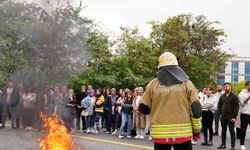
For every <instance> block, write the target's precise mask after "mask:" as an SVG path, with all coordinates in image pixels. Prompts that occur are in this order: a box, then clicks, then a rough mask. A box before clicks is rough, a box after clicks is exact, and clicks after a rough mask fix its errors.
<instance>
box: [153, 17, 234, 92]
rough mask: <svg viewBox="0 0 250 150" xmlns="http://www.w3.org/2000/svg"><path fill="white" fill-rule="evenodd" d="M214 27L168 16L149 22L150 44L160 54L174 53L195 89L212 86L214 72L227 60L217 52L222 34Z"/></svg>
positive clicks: (198, 19)
mask: <svg viewBox="0 0 250 150" xmlns="http://www.w3.org/2000/svg"><path fill="white" fill-rule="evenodd" d="M214 24H218V22H211V21H208V20H207V18H206V17H205V16H202V15H200V16H196V17H194V16H192V15H190V14H188V15H178V16H174V17H171V18H169V19H168V20H167V21H166V22H164V23H157V22H151V25H152V29H153V31H152V32H151V38H152V41H153V42H154V45H155V46H156V47H157V48H158V49H159V52H160V53H163V52H165V51H169V52H172V53H174V54H175V55H176V56H177V58H178V62H179V65H180V66H181V67H182V68H183V69H184V70H185V71H186V73H187V74H188V75H189V76H190V79H191V80H192V81H193V82H194V83H195V85H196V86H197V88H202V87H204V86H206V85H209V84H214V83H215V82H216V79H217V76H218V71H219V70H220V69H221V68H223V67H224V66H225V61H226V60H227V59H228V58H229V57H230V55H228V54H226V53H225V52H223V51H221V49H220V46H221V45H222V44H223V43H224V40H223V37H225V34H224V31H223V30H222V29H216V28H215V27H214Z"/></svg>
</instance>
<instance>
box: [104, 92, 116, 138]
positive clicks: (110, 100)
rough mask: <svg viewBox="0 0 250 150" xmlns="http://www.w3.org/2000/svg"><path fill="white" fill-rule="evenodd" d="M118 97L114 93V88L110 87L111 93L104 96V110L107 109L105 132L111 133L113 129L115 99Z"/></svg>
mask: <svg viewBox="0 0 250 150" xmlns="http://www.w3.org/2000/svg"><path fill="white" fill-rule="evenodd" d="M117 99H118V97H117V95H116V89H115V88H112V89H111V95H110V96H108V97H106V100H105V101H106V110H107V132H106V133H111V128H112V131H115V122H116V115H117V112H116V111H115V110H116V101H117Z"/></svg>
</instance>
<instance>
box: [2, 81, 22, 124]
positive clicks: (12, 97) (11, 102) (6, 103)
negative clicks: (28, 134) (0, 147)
mask: <svg viewBox="0 0 250 150" xmlns="http://www.w3.org/2000/svg"><path fill="white" fill-rule="evenodd" d="M19 101H20V95H19V93H18V91H17V89H15V88H14V83H13V81H11V80H10V81H8V87H7V88H5V89H4V90H3V92H2V109H3V115H2V126H1V128H4V127H5V122H6V118H7V117H8V116H9V117H10V118H11V127H12V128H14V129H16V128H17V124H16V121H17V114H16V111H17V106H18V104H19Z"/></svg>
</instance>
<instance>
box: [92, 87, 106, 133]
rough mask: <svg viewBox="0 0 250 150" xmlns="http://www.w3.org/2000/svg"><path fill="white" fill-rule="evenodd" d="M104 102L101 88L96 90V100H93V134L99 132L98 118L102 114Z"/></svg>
mask: <svg viewBox="0 0 250 150" xmlns="http://www.w3.org/2000/svg"><path fill="white" fill-rule="evenodd" d="M104 102H105V98H104V96H103V94H102V89H100V88H99V89H97V90H96V100H95V126H94V130H95V134H99V132H100V119H101V117H102V114H103V113H104Z"/></svg>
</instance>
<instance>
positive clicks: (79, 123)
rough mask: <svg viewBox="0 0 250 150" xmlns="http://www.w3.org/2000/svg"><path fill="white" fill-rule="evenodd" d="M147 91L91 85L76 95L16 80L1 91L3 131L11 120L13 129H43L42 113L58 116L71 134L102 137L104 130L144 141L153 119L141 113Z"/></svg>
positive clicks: (60, 88) (0, 122)
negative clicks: (142, 97)
mask: <svg viewBox="0 0 250 150" xmlns="http://www.w3.org/2000/svg"><path fill="white" fill-rule="evenodd" d="M143 91H144V89H143V88H142V87H138V88H135V89H134V90H133V91H132V90H129V89H119V91H117V90H116V89H115V88H111V89H110V88H99V89H96V90H94V89H93V88H92V86H91V85H89V86H87V87H86V86H82V87H80V92H79V93H75V92H74V90H73V89H68V87H67V86H65V85H62V86H52V85H47V86H43V87H40V86H39V85H38V84H34V85H33V86H25V85H23V84H21V83H19V84H18V85H17V86H16V87H15V86H14V83H13V81H9V82H8V83H7V88H4V89H2V90H1V92H0V95H1V96H0V98H1V99H0V128H5V123H6V120H7V119H8V118H9V119H10V120H11V127H12V128H13V129H16V128H20V127H21V126H22V127H23V128H24V129H25V130H32V129H37V130H41V129H42V120H41V118H40V112H43V113H44V114H45V115H47V116H50V115H52V114H56V115H58V116H59V117H60V118H61V119H62V120H63V122H64V124H65V126H66V127H67V129H68V131H69V132H71V131H80V130H81V131H82V132H85V133H93V134H99V132H100V131H101V129H103V130H104V131H105V132H106V133H107V134H112V135H118V136H119V138H124V133H125V132H127V138H131V136H132V135H136V136H135V138H136V139H144V136H145V134H147V133H149V127H150V125H149V124H150V123H149V121H148V119H149V117H148V116H145V115H143V114H142V113H140V112H139V111H138V106H139V104H140V101H141V96H142V94H143Z"/></svg>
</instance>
